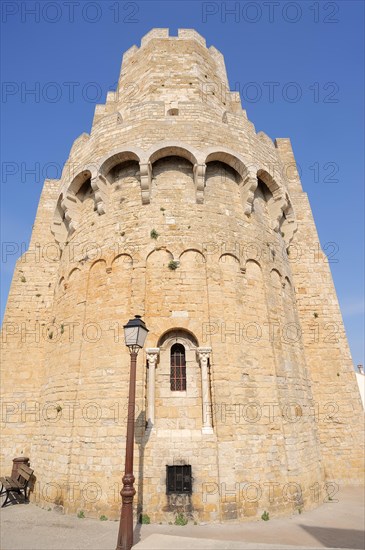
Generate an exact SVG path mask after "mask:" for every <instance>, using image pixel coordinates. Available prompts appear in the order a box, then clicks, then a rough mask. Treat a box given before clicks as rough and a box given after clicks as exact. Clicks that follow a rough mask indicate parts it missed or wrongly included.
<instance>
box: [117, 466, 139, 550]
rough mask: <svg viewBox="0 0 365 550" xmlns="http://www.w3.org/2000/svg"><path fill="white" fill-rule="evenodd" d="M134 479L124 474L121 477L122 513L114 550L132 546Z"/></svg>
mask: <svg viewBox="0 0 365 550" xmlns="http://www.w3.org/2000/svg"><path fill="white" fill-rule="evenodd" d="M134 479H135V478H134V475H133V474H126V475H125V476H124V477H123V489H122V490H121V492H120V494H121V496H122V511H121V515H120V524H119V533H118V542H117V548H116V550H130V549H131V548H132V546H133V497H134V495H135V494H136V490H135V488H134V486H133V484H134Z"/></svg>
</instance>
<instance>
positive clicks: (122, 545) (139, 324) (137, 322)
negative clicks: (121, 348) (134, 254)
mask: <svg viewBox="0 0 365 550" xmlns="http://www.w3.org/2000/svg"><path fill="white" fill-rule="evenodd" d="M123 328H124V339H125V345H126V346H127V347H128V348H129V353H130V356H131V369H130V378H129V398H128V420H127V442H126V448H125V471H124V476H123V480H122V481H123V488H122V490H121V491H120V494H121V497H122V511H121V514H120V523H119V532H118V542H117V548H116V550H130V548H132V546H133V497H134V495H135V494H136V490H135V488H134V480H135V477H134V475H133V450H134V447H133V445H134V409H135V401H136V365H137V354H138V352H139V350H140V349H141V348H143V346H144V342H145V340H146V336H147V332H148V330H147V328H146V325H145V324H144V321H142V319H141V316H140V315H136V316H135V318H134V319H130V320H129V321H128V323H127V324H126V325H124V327H123Z"/></svg>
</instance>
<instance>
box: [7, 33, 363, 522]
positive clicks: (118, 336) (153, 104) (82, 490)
mask: <svg viewBox="0 0 365 550" xmlns="http://www.w3.org/2000/svg"><path fill="white" fill-rule="evenodd" d="M317 248H318V250H317ZM135 314H140V315H143V317H144V320H145V321H146V325H147V326H148V328H149V333H148V336H147V341H146V351H147V353H146V354H145V355H144V351H142V350H141V352H140V354H139V356H138V365H137V377H136V447H135V460H136V464H135V473H137V472H138V474H137V475H138V479H137V481H138V487H137V492H138V499H137V498H135V501H134V503H135V505H136V506H135V512H136V514H138V515H140V514H141V513H144V514H148V515H149V516H150V518H151V520H152V522H166V523H169V522H170V523H172V522H173V521H175V518H176V514H177V513H178V512H179V513H180V512H181V510H183V511H184V513H185V512H186V514H187V515H188V517H189V518H191V519H192V520H194V521H196V522H197V523H198V522H201V521H204V522H217V521H220V522H223V521H231V520H235V521H246V520H248V519H250V518H252V519H259V518H260V517H262V514H263V512H264V511H267V512H269V513H270V517H274V516H280V515H281V516H282V515H292V514H293V513H296V512H301V511H302V509H304V510H308V509H310V508H313V507H316V506H318V504H319V503H320V502H322V501H323V498H324V496H325V495H322V496H321V491H322V490H323V491H325V489H326V481H327V480H328V481H330V485H331V486H333V485H334V484H335V483H341V484H342V483H345V482H349V483H354V482H355V483H356V482H358V481H359V480H360V479H361V475H362V470H363V459H362V452H361V450H362V448H363V446H362V441H361V435H362V433H363V431H362V429H361V428H362V427H361V422H360V419H361V401H360V397H359V396H358V398H357V399H356V392H357V383H356V379H355V376H354V373H353V371H352V365H351V358H350V354H349V351H348V347H347V342H346V336H345V332H344V328H343V324H342V319H341V314H340V310H339V306H338V303H337V298H336V294H335V290H334V288H333V283H332V279H331V273H330V270H329V267H328V261H327V258H326V256H325V255H324V254H323V252H321V251H320V249H319V243H318V235H317V233H316V228H315V224H314V221H313V218H312V214H311V210H310V206H309V202H308V199H307V196H306V194H305V193H304V192H303V190H302V188H301V183H300V177H299V173H298V170H297V167H296V163H295V158H294V154H293V151H292V147H291V144H290V140H289V139H287V138H282V139H277V140H275V141H273V140H272V139H271V138H270V137H269V136H268V135H267V134H266V133H264V132H262V131H259V132H256V130H255V127H254V125H253V123H252V122H250V121H249V120H248V119H247V116H246V113H245V111H244V110H243V109H242V107H241V102H240V97H239V94H238V93H237V92H232V91H230V90H229V86H228V80H227V75H226V69H225V64H224V59H223V56H222V54H221V53H220V52H219V51H218V50H217V49H216V48H215V47H214V46H210V47H207V46H206V42H205V40H204V38H203V37H202V36H200V34H198V33H197V32H196V31H194V30H192V29H180V30H179V31H178V34H177V36H170V34H169V30H168V29H152V30H151V31H150V32H149V33H147V34H146V35H145V36H144V37H143V38H142V39H141V43H140V46H139V47H137V46H132V47H131V48H130V49H129V50H128V51H127V52H126V53H125V54H124V56H123V63H122V71H121V74H120V79H119V83H118V87H117V89H116V90H115V91H111V92H109V93H108V94H107V98H106V102H105V104H104V105H97V106H96V108H95V116H94V121H93V125H92V128H91V132H90V134H86V133H83V134H81V135H80V136H79V137H78V138H77V139H76V140H75V141H74V143H73V145H72V147H71V151H70V155H69V158H68V160H67V161H66V163H65V166H64V169H63V172H62V176H61V179H60V181H55V180H47V181H46V182H45V184H44V188H43V191H42V196H41V200H40V203H39V207H38V211H37V216H36V220H35V224H34V229H33V234H32V239H31V244H30V247H29V250H28V251H27V252H26V253H25V254H24V255H23V256H22V257H21V258H20V259H19V261H18V262H17V266H16V269H15V272H14V278H13V283H12V287H11V292H10V295H9V301H8V305H7V309H6V314H5V322H4V333H3V337H2V339H1V343H2V345H3V354H2V357H3V361H2V368H3V375H2V394H3V395H2V397H3V402H4V403H5V404H6V403H7V404H8V405H7V406H6V417H7V421H6V422H5V423H4V426H3V429H2V435H3V445H2V463H3V465H4V473H7V472H8V470H9V466H11V460H12V458H13V457H14V456H21V455H24V456H29V457H30V460H31V465H32V468H33V467H34V470H35V474H36V477H37V485H36V487H35V491H34V494H33V495H32V498H33V499H34V500H35V501H36V503H37V504H40V505H42V506H46V507H47V508H48V507H49V506H52V507H53V506H57V509H58V510H59V509H60V508H61V507H63V510H64V511H65V512H67V513H73V514H75V513H78V512H79V511H80V510H84V511H85V514H86V515H88V516H93V517H97V518H99V517H100V516H101V514H103V515H104V514H106V515H107V517H108V518H110V519H113V518H117V517H119V515H120V501H119V489H120V487H119V484H120V477H121V474H120V472H121V471H123V464H122V458H121V457H123V456H124V451H125V437H126V426H127V418H126V411H127V408H126V405H127V397H128V377H129V354H128V352H127V351H125V350H124V351H123V348H124V345H122V343H121V342H122V340H123V325H124V323H125V322H126V321H127V320H128V319H129V318H131V317H133V316H134V315H135ZM333 329H335V330H333ZM146 363H148V369H147V368H146ZM177 373H180V374H179V376H177ZM14 388H15V389H16V393H14V392H15V389H14ZM334 396H335V400H336V403H333V402H332V401H333V398H334ZM349 396H350V397H351V403H350V405H351V406H349ZM38 404H39V405H40V407H39V408H40V409H41V410H42V414H39V415H38V414H37V411H38ZM334 405H336V407H334ZM268 407H269V408H268ZM137 411H138V412H137ZM329 413H330V414H329ZM26 415H27V416H26ZM137 415H138V416H137ZM332 415H333V416H332ZM25 416H26V421H24V418H25ZM33 420H34V422H33ZM339 442H340V443H339ZM185 467H186V471H185V474H186V475H187V473H186V472H187V471H190V472H191V476H192V479H191V478H190V482H191V481H193V483H192V485H191V487H190V488H191V491H190V492H189V493H187V494H181V493H180V492H179V491H176V492H175V493H174V492H172V493H171V494H168V491H167V490H166V489H167V488H168V487H170V488H171V487H172V489H174V487H173V484H172V483H171V486H170V485H169V481H170V477H169V475H168V473H169V471H178V470H179V468H185ZM105 472H107V473H108V475H105ZM180 474H181V471H180ZM136 477H137V476H136ZM176 479H177V478H176ZM258 480H259V481H260V485H258V483H257V481H258ZM184 483H185V481H184ZM91 484H92V485H93V487H98V494H100V499H91V498H88V499H87V498H86V496H85V495H86V494H87V493H88V491H87V488H88V487H89V488H90V486H91ZM274 485H275V487H274ZM246 486H251V487H254V488H255V491H256V490H257V489H259V491H260V498H258V499H257V500H253V499H252V498H251V497H250V498H248V497H249V494H248V493H246V495H247V498H244V496H243V495H244V492H245V487H246ZM268 486H270V487H271V488H272V489H273V491H267V492H266V493H265V491H264V488H265V487H268ZM289 486H290V487H295V488H296V489H295V490H296V493H295V498H288V496H289V493H288V491H287V489H288V487H289ZM327 486H328V484H327ZM235 487H236V488H237V487H238V491H237V494H236V495H234V493H232V490H234V488H235ZM313 487H316V491H313ZM50 488H57V491H56V492H55V493H52V491H48V490H45V489H50ZM70 488H72V491H71V490H70ZM212 488H213V490H212ZM228 488H229V489H228ZM99 489H100V491H99ZM114 489H115V490H114ZM175 489H176V487H175ZM261 489H262V490H261ZM317 489H318V490H317ZM289 492H290V493H291V491H289ZM228 493H229V494H230V497H229V502H228V501H227V499H226V494H228ZM88 494H89V493H88ZM293 496H294V495H292V494H290V497H293ZM232 497H233V498H232ZM142 504H143V508H142Z"/></svg>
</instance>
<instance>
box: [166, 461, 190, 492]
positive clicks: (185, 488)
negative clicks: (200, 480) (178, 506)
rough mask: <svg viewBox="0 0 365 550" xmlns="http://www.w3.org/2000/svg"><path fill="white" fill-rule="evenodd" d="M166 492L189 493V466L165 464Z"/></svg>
mask: <svg viewBox="0 0 365 550" xmlns="http://www.w3.org/2000/svg"><path fill="white" fill-rule="evenodd" d="M166 492H167V494H168V495H171V494H174V493H175V494H176V493H177V494H181V493H186V494H191V492H192V478H191V466H166Z"/></svg>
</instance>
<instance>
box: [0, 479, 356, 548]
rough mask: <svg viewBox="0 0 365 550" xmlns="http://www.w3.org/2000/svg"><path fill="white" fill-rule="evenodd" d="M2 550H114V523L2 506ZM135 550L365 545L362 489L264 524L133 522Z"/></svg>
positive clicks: (27, 507)
mask: <svg viewBox="0 0 365 550" xmlns="http://www.w3.org/2000/svg"><path fill="white" fill-rule="evenodd" d="M0 517H1V550H18V549H19V550H20V549H21V550H61V549H62V550H115V546H116V540H117V534H118V522H117V521H98V520H94V519H88V518H84V519H79V518H77V517H76V516H66V515H61V514H59V513H57V512H54V511H50V512H48V511H47V510H43V509H41V508H39V507H37V506H35V505H34V504H27V505H25V504H16V505H10V506H7V507H6V508H3V509H1V516H0ZM135 545H136V546H135V547H136V550H137V549H138V550H167V549H169V550H170V549H171V548H174V549H175V550H185V549H186V548H189V550H194V549H202V550H224V549H226V550H241V549H242V550H246V549H247V550H248V549H250V550H251V549H252V550H253V549H265V548H266V549H271V550H273V549H280V548H283V549H284V548H287V549H289V548H295V550H301V549H304V548H308V549H311V550H314V549H318V548H341V549H353V550H361V549H363V548H364V546H365V545H364V488H363V487H345V488H342V489H341V490H340V491H339V493H338V502H336V501H333V502H328V503H326V504H323V505H322V506H320V507H319V508H317V509H316V510H312V511H310V512H305V513H303V514H301V515H295V516H292V517H289V518H286V519H273V520H269V521H267V522H264V521H255V522H245V523H240V524H237V523H230V524H227V523H225V524H211V525H208V524H206V525H203V524H201V525H190V524H189V525H187V526H184V527H180V526H175V525H159V524H151V525H137V526H136V529H135Z"/></svg>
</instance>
